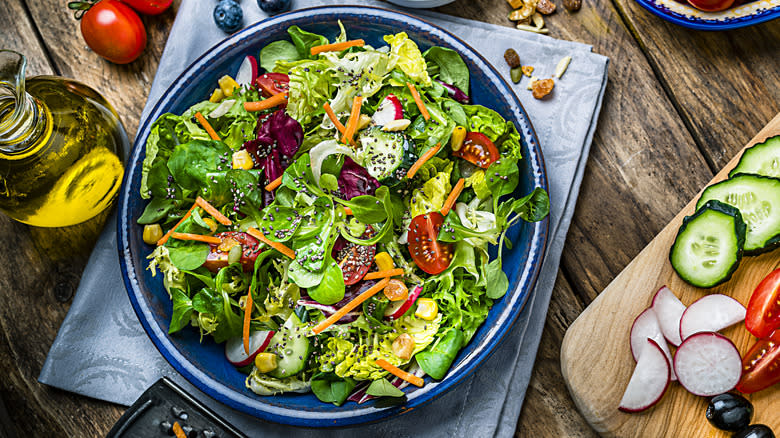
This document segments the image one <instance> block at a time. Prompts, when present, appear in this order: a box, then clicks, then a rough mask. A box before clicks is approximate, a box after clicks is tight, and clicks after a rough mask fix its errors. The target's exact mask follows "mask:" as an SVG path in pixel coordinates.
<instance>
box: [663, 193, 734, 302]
mask: <svg viewBox="0 0 780 438" xmlns="http://www.w3.org/2000/svg"><path fill="white" fill-rule="evenodd" d="M745 230H746V226H745V222H744V221H743V220H742V215H741V214H740V212H739V210H737V209H736V208H734V207H732V206H730V205H727V204H724V203H722V202H720V201H718V200H715V199H713V200H710V201H707V203H705V204H704V205H703V206H702V207H701V208H699V209H698V210H697V211H696V213H694V214H693V215H691V216H686V217H685V219H683V223H682V226H680V231H678V232H677V238H676V239H675V240H674V244H673V245H672V249H671V251H669V260H670V261H671V262H672V267H673V268H674V270H675V271H676V272H677V275H679V276H680V278H682V279H683V280H685V281H686V282H687V283H690V284H692V285H693V286H697V287H713V286H715V285H718V284H720V283H723V282H724V281H726V280H728V279H729V278H730V277H731V274H733V273H734V271H736V270H737V266H739V261H740V260H741V259H742V247H743V245H744V244H745Z"/></svg>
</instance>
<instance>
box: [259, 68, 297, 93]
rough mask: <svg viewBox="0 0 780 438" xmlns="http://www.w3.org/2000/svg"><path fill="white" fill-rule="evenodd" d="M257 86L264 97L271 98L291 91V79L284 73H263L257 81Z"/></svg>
mask: <svg viewBox="0 0 780 438" xmlns="http://www.w3.org/2000/svg"><path fill="white" fill-rule="evenodd" d="M255 84H256V85H257V88H258V89H260V91H261V92H262V93H263V96H264V97H271V96H273V95H274V94H279V93H281V92H284V91H287V90H289V89H290V77H289V76H287V75H286V74H284V73H263V74H261V75H260V76H258V77H257V79H255Z"/></svg>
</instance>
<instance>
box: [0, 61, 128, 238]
mask: <svg viewBox="0 0 780 438" xmlns="http://www.w3.org/2000/svg"><path fill="white" fill-rule="evenodd" d="M9 54H14V55H17V56H21V55H18V54H16V53H14V52H7V51H5V52H0V64H2V63H3V62H4V60H5V61H6V63H7V61H8V59H7V58H8V57H11V56H12V55H9ZM0 68H2V65H0ZM18 69H19V70H21V73H20V74H17V75H16V77H15V81H16V83H14V82H13V81H10V80H7V76H6V80H5V81H3V77H0V210H2V211H3V212H5V213H6V214H8V215H9V216H10V217H12V218H13V219H16V220H18V221H20V222H24V223H27V224H30V225H35V226H42V227H61V226H67V225H73V224H77V223H80V222H84V221H86V220H88V219H90V218H92V217H93V216H95V215H97V214H98V213H100V212H101V211H102V210H104V209H105V208H107V207H108V206H110V205H111V204H112V202H113V200H114V199H115V197H116V194H117V191H118V189H119V186H120V184H121V182H122V175H123V173H124V169H123V165H122V160H121V157H122V156H123V148H124V146H125V144H126V142H127V136H126V134H125V132H124V129H123V128H122V125H121V122H120V121H119V118H118V116H117V114H116V112H115V111H114V110H113V108H112V107H111V105H110V104H109V103H108V102H107V101H106V100H105V99H104V98H103V97H102V96H100V95H99V94H98V93H97V92H95V91H94V90H92V89H91V88H89V87H87V86H86V85H83V84H81V83H78V82H76V81H72V80H68V79H63V78H59V77H54V76H38V77H34V78H31V79H29V80H27V81H26V83H25V80H24V62H23V58H22V62H21V68H18ZM20 82H21V83H20ZM25 86H26V90H25ZM4 128H5V129H4Z"/></svg>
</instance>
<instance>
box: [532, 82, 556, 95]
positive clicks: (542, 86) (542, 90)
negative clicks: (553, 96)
mask: <svg viewBox="0 0 780 438" xmlns="http://www.w3.org/2000/svg"><path fill="white" fill-rule="evenodd" d="M553 87H555V81H553V80H552V79H542V80H538V81H535V82H534V83H533V84H531V89H532V91H533V95H534V97H535V98H537V99H544V97H545V96H547V95H548V94H550V92H551V91H552V90H553Z"/></svg>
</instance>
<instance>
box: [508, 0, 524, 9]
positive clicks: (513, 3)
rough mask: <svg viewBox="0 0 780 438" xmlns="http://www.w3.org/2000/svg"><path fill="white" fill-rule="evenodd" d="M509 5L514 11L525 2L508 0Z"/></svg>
mask: <svg viewBox="0 0 780 438" xmlns="http://www.w3.org/2000/svg"><path fill="white" fill-rule="evenodd" d="M506 2H507V3H509V6H511V7H512V9H517V8H519V7H520V6H523V0H506Z"/></svg>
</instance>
